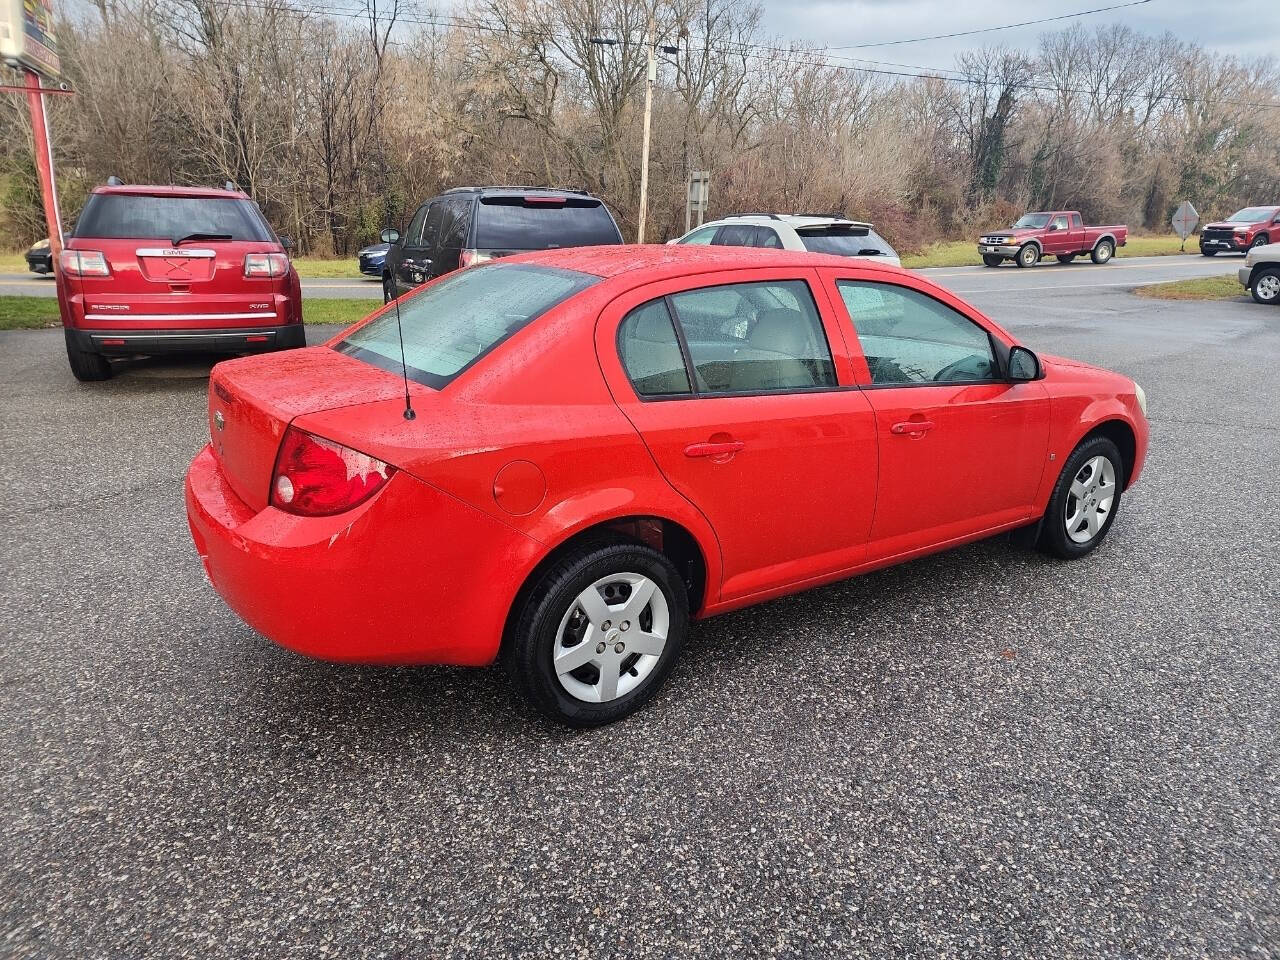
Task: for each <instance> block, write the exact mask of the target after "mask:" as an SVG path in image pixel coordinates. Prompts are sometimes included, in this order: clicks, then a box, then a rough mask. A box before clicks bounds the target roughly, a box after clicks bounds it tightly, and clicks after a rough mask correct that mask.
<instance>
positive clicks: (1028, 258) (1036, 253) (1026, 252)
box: [1013, 243, 1040, 267]
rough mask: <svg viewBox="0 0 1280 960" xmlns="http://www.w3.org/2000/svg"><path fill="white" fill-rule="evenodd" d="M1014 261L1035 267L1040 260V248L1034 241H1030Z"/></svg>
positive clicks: (1021, 265)
mask: <svg viewBox="0 0 1280 960" xmlns="http://www.w3.org/2000/svg"><path fill="white" fill-rule="evenodd" d="M1013 262H1014V263H1016V264H1017V265H1018V266H1020V267H1034V266H1035V265H1036V264H1037V263H1039V262H1040V248H1039V247H1037V246H1036V245H1035V244H1034V243H1028V244H1027V245H1026V246H1025V247H1023V248H1022V249H1021V250H1019V251H1018V255H1017V256H1016V257H1014V259H1013Z"/></svg>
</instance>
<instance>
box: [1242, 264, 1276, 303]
mask: <svg viewBox="0 0 1280 960" xmlns="http://www.w3.org/2000/svg"><path fill="white" fill-rule="evenodd" d="M1249 292H1250V293H1252V294H1253V299H1254V300H1256V301H1257V302H1258V303H1265V304H1276V303H1280V268H1277V267H1268V268H1267V269H1266V270H1259V271H1258V272H1257V273H1256V274H1255V275H1254V277H1253V286H1252V287H1250V288H1249Z"/></svg>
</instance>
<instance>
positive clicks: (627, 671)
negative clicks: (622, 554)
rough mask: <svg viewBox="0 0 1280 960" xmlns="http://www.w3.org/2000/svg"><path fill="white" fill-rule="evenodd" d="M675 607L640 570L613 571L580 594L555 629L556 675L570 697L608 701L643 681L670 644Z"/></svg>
mask: <svg viewBox="0 0 1280 960" xmlns="http://www.w3.org/2000/svg"><path fill="white" fill-rule="evenodd" d="M670 629H671V609H670V607H669V605H668V603H667V598H666V596H665V594H663V592H662V589H661V588H660V587H659V586H658V584H656V583H655V582H654V581H653V580H651V579H649V578H648V577H646V576H645V575H644V574H640V573H612V574H609V575H608V576H606V577H601V578H600V579H599V580H597V581H596V582H595V583H593V584H591V585H590V586H589V587H587V588H586V589H585V590H583V591H582V592H581V593H579V594H578V596H577V597H576V598H575V599H574V601H573V603H572V604H571V605H570V606H569V609H568V610H566V611H565V614H564V616H563V617H562V618H561V620H560V626H559V628H558V629H557V631H556V642H555V645H554V646H553V647H552V650H551V656H552V662H553V667H554V670H555V675H556V679H557V680H558V681H559V683H560V686H561V687H563V688H564V690H565V692H566V693H568V694H569V695H570V696H571V697H573V698H575V699H577V700H582V701H585V702H587V703H608V702H609V701H610V700H617V699H618V698H619V697H624V696H626V695H627V694H628V693H630V692H631V691H632V690H634V689H636V688H637V687H638V686H640V684H641V683H643V682H644V680H645V678H646V677H647V676H649V674H650V673H652V672H653V670H654V668H655V667H656V666H657V665H658V662H659V661H660V660H661V659H662V652H663V650H664V649H666V645H667V634H668V631H669V630H670Z"/></svg>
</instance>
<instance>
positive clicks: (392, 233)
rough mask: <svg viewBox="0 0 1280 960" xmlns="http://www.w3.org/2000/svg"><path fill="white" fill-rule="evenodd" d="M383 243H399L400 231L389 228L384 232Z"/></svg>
mask: <svg viewBox="0 0 1280 960" xmlns="http://www.w3.org/2000/svg"><path fill="white" fill-rule="evenodd" d="M382 242H383V243H399V242H400V231H399V230H396V229H394V228H392V227H387V229H385V230H383V231H382Z"/></svg>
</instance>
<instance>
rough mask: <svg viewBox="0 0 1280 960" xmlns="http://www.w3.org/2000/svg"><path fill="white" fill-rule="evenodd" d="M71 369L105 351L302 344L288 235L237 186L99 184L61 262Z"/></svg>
mask: <svg viewBox="0 0 1280 960" xmlns="http://www.w3.org/2000/svg"><path fill="white" fill-rule="evenodd" d="M58 307H59V309H60V311H61V313H62V324H63V327H64V328H65V334H66V342H67V359H68V361H69V362H70V364H71V372H72V373H73V374H75V376H76V378H77V379H79V380H105V379H106V378H108V377H109V376H111V365H110V363H109V362H108V358H109V357H112V356H132V355H138V354H160V353H171V352H178V351H184V352H185V351H206V352H211V353H249V352H257V351H268V350H281V349H286V348H289V347H300V346H302V345H303V344H304V343H305V340H304V337H303V331H302V295H301V290H300V288H299V285H298V274H297V273H296V271H295V270H294V269H293V265H292V264H291V263H290V262H289V257H288V255H287V254H286V253H285V246H284V244H283V243H281V241H280V239H279V238H278V237H277V236H276V235H275V233H274V232H273V231H272V229H271V227H270V226H268V225H267V222H266V220H265V219H263V216H262V212H261V211H260V210H259V209H258V205H257V204H256V203H254V202H253V201H252V200H250V199H249V197H248V196H247V195H246V194H244V193H242V192H240V191H239V190H233V189H223V190H215V189H207V188H203V187H172V186H126V185H123V184H109V185H108V186H105V187H97V188H96V189H95V190H94V191H93V193H92V194H91V195H90V197H89V201H88V203H86V204H85V207H84V211H83V212H82V213H81V214H80V219H79V221H78V222H77V223H76V228H75V232H74V233H73V234H72V235H71V236H70V237H68V239H67V245H66V249H64V250H63V251H62V258H61V263H60V269H59V270H58Z"/></svg>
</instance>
